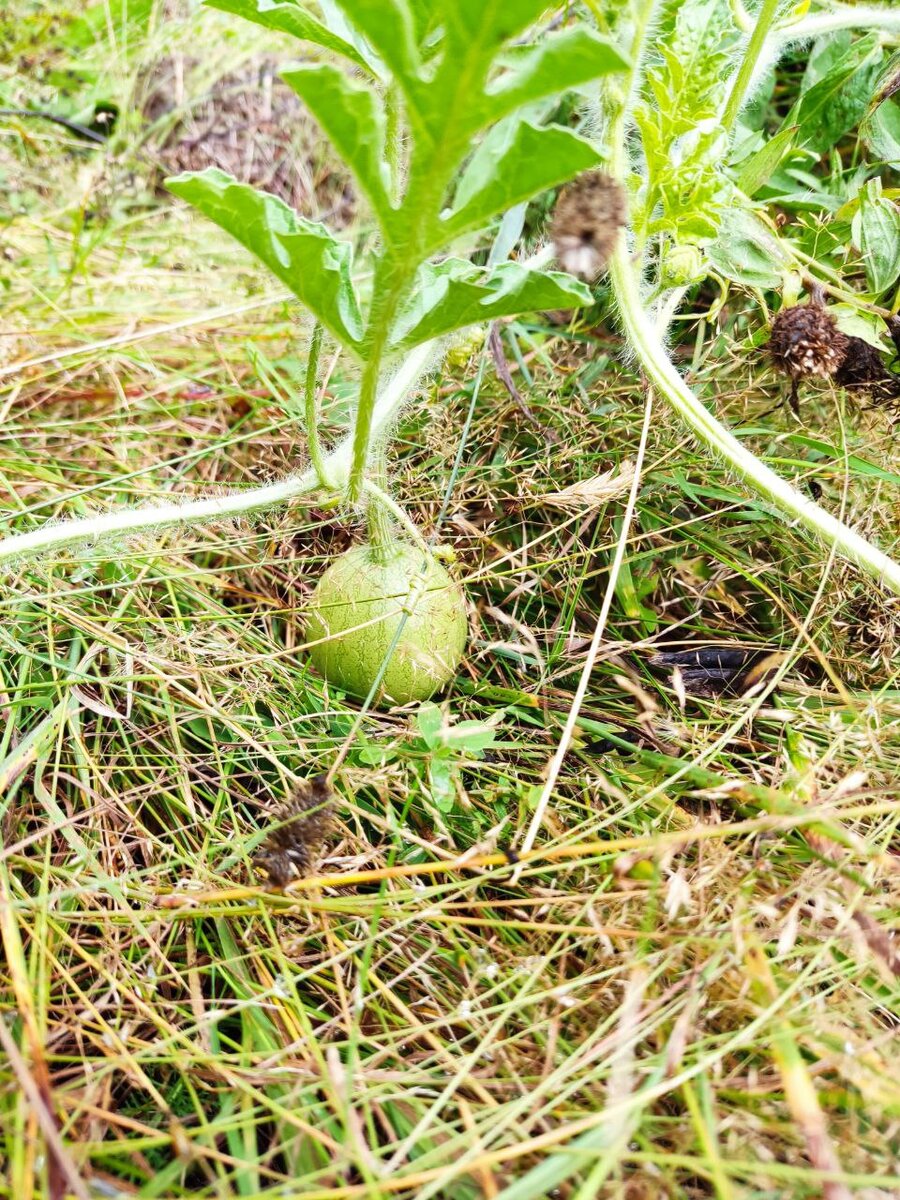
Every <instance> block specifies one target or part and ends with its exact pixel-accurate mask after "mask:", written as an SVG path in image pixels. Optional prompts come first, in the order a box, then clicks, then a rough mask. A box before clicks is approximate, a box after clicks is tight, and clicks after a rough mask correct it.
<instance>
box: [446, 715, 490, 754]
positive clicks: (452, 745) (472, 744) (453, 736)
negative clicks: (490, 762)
mask: <svg viewBox="0 0 900 1200" xmlns="http://www.w3.org/2000/svg"><path fill="white" fill-rule="evenodd" d="M444 741H445V744H446V745H447V747H448V748H449V749H453V750H456V751H458V752H461V753H466V754H468V755H470V756H471V757H472V758H481V756H482V754H484V752H485V750H487V749H489V748H490V747H491V746H495V745H496V744H497V727H496V722H494V723H493V724H492V723H491V722H489V721H460V722H459V723H458V724H457V725H451V726H450V728H449V729H448V730H447V731H446V734H445V736H444Z"/></svg>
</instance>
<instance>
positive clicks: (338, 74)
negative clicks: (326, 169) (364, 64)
mask: <svg viewBox="0 0 900 1200" xmlns="http://www.w3.org/2000/svg"><path fill="white" fill-rule="evenodd" d="M281 77H282V79H283V80H284V81H285V83H287V84H288V85H289V86H290V87H291V88H293V90H294V91H295V92H296V93H297V95H298V96H299V97H300V98H301V100H303V101H304V103H305V104H306V105H307V107H308V108H309V110H310V112H311V113H312V114H313V116H314V117H315V118H316V120H317V121H318V122H319V124H320V125H321V127H322V129H323V130H324V131H325V133H326V134H327V135H328V137H329V139H330V140H331V143H332V145H333V146H334V148H335V150H337V152H338V154H340V156H341V158H343V160H344V162H346V164H347V165H348V166H349V167H350V169H351V170H352V171H353V174H354V175H355V176H356V180H357V182H358V184H359V186H360V189H361V190H362V191H363V192H364V193H365V195H366V196H367V198H368V200H369V203H370V204H371V205H372V208H373V209H374V211H375V214H376V216H377V217H378V219H379V221H380V223H381V226H382V229H384V230H385V232H387V230H388V229H389V228H390V227H391V225H392V221H393V218H394V216H395V213H394V210H393V209H392V207H391V203H390V199H389V196H388V190H387V189H388V186H389V180H388V173H387V163H386V151H385V118H384V106H383V105H381V104H379V102H378V101H377V99H376V97H375V94H374V93H373V92H372V91H371V90H370V89H369V88H367V87H364V86H362V85H360V84H358V83H355V82H354V81H353V80H351V79H349V78H348V77H347V76H346V75H345V74H344V72H343V71H341V70H340V69H339V68H337V67H333V66H330V65H328V64H326V63H311V64H305V65H304V66H301V67H295V68H293V69H292V70H289V71H282V73H281Z"/></svg>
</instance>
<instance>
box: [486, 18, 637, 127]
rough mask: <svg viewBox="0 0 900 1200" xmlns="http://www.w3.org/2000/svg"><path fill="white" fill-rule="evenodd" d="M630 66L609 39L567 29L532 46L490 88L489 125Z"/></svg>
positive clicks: (576, 29) (589, 32)
mask: <svg viewBox="0 0 900 1200" xmlns="http://www.w3.org/2000/svg"><path fill="white" fill-rule="evenodd" d="M627 65H628V64H627V62H626V60H625V59H624V58H623V57H622V55H621V53H620V52H619V51H618V50H617V49H616V47H615V46H614V45H613V44H612V43H611V42H609V41H608V40H607V39H606V38H602V37H600V36H599V35H598V34H596V33H593V32H591V31H590V30H588V29H585V28H583V27H582V26H575V28H573V29H567V30H564V31H563V32H562V33H558V34H556V35H555V36H554V37H550V38H546V39H544V40H542V41H540V42H539V43H538V44H537V45H536V46H530V47H528V48H527V50H525V51H524V52H523V53H522V54H521V56H519V58H518V61H517V62H516V64H515V67H514V69H512V70H509V71H506V72H504V73H503V74H502V75H500V76H499V78H498V79H495V80H493V81H492V82H491V83H490V84H489V85H488V87H487V89H486V95H485V108H486V111H485V118H486V120H485V124H486V123H487V122H488V121H496V120H498V119H499V118H500V117H502V116H505V115H506V114H507V113H509V112H512V111H513V109H516V108H520V107H521V106H522V105H524V104H530V103H531V102H532V101H534V100H542V99H543V98H544V97H545V96H556V95H558V94H559V93H560V92H564V91H568V90H569V89H570V88H577V87H580V86H581V85H582V84H585V83H589V82H590V81H591V80H592V79H596V78H598V76H600V75H608V74H609V73H611V72H613V71H621V70H624V69H625V67H626V66H627Z"/></svg>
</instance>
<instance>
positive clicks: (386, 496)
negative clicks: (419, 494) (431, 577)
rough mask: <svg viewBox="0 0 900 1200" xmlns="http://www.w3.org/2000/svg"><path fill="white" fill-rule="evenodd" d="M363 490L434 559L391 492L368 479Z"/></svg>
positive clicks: (416, 528) (364, 482)
mask: <svg viewBox="0 0 900 1200" xmlns="http://www.w3.org/2000/svg"><path fill="white" fill-rule="evenodd" d="M363 490H364V491H366V492H368V493H369V495H370V496H371V497H372V498H373V500H375V501H376V503H378V504H380V505H381V507H382V508H383V509H386V510H387V511H388V512H389V513H390V514H391V516H393V518H394V520H395V521H396V522H397V524H398V525H399V526H400V527H401V529H405V530H406V532H407V533H408V534H409V536H410V538H411V539H412V541H414V542H415V544H416V545H417V546H418V547H419V549H420V550H424V551H425V553H426V554H427V555H428V556H429V558H431V557H433V551H432V549H431V547H430V546H429V545H428V543H427V542H426V541H425V539H424V538H423V537H422V535H421V533H420V532H419V530H418V527H417V526H416V523H415V522H414V521H413V520H411V519H410V517H409V515H408V514H407V512H406V510H405V509H404V508H403V506H402V505H401V504H398V503H397V501H396V500H395V499H394V498H393V496H392V495H391V494H390V492H387V491H386V490H385V489H384V488H382V487H379V485H378V484H377V483H375V482H374V480H372V479H366V480H364V481H363Z"/></svg>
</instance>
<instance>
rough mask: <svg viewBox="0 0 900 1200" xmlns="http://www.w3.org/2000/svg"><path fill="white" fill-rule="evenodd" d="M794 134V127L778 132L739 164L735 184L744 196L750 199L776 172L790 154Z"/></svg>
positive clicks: (795, 128) (790, 126)
mask: <svg viewBox="0 0 900 1200" xmlns="http://www.w3.org/2000/svg"><path fill="white" fill-rule="evenodd" d="M796 134H797V126H796V125H789V126H788V127H787V128H786V129H781V130H779V132H778V133H776V134H775V136H774V137H771V138H769V140H768V141H767V142H766V144H765V145H764V146H762V147H761V148H760V149H759V150H757V151H756V153H755V154H751V155H750V157H749V158H748V159H747V160H746V161H745V162H743V163H742V164H741V169H740V172H739V174H738V177H737V181H736V182H737V186H738V187H739V188H740V189H741V191H742V192H743V193H744V195H745V196H748V197H750V198H752V197H753V196H755V195H756V193H757V192H758V191H759V189H760V188H761V187H763V186H764V185H765V184H766V183H768V181H769V178H770V177H771V175H772V174H773V172H775V171H777V170H778V168H779V166H780V165H781V163H782V162H783V161H784V159H785V157H786V156H787V155H788V154H789V153H790V150H791V147H792V146H793V144H794V138H795V136H796Z"/></svg>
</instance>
